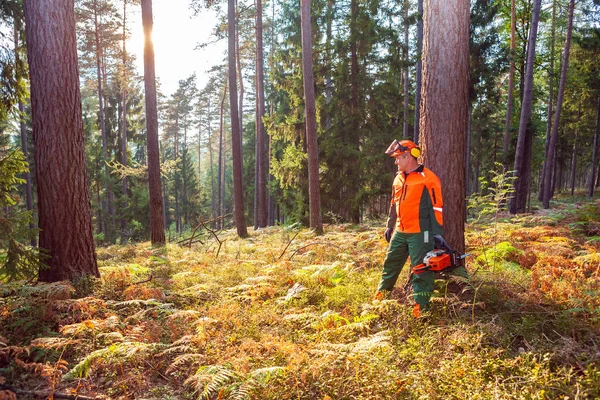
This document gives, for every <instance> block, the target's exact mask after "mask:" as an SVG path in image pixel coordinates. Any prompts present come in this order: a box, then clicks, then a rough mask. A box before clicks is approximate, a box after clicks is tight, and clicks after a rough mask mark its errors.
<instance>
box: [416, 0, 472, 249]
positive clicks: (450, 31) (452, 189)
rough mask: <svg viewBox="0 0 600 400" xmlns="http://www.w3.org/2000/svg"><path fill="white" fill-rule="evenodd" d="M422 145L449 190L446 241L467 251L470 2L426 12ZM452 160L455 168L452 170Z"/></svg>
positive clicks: (451, 1)
mask: <svg viewBox="0 0 600 400" xmlns="http://www.w3.org/2000/svg"><path fill="white" fill-rule="evenodd" d="M423 11H424V14H423V30H424V32H423V33H424V35H423V82H422V85H423V86H422V88H421V119H420V125H421V127H420V129H421V136H420V144H421V148H422V150H423V154H424V161H425V163H426V165H427V166H428V167H429V168H430V169H431V170H432V171H434V172H435V173H436V174H438V176H439V177H440V179H441V181H442V184H443V191H444V211H443V215H444V236H445V239H446V240H447V241H448V243H450V245H451V246H453V247H454V248H455V249H457V250H458V251H461V252H463V251H464V249H465V240H464V229H465V226H464V221H465V218H466V215H465V214H466V206H465V195H464V194H465V173H464V171H465V163H466V156H465V149H466V139H467V138H466V132H467V118H468V104H469V100H468V82H469V3H468V2H465V1H461V0H427V1H425V2H424V7H423ZM448 160H452V168H448Z"/></svg>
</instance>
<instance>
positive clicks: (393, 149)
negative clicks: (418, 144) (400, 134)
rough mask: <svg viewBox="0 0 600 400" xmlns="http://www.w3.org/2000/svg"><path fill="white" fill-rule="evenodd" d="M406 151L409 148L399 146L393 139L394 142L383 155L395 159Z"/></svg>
mask: <svg viewBox="0 0 600 400" xmlns="http://www.w3.org/2000/svg"><path fill="white" fill-rule="evenodd" d="M408 150H410V148H408V147H406V146H403V145H401V144H400V142H399V141H398V140H396V139H394V141H393V142H392V144H390V146H389V147H388V148H387V150H386V151H385V154H387V155H388V156H390V157H397V156H399V155H400V154H402V153H404V152H405V151H408Z"/></svg>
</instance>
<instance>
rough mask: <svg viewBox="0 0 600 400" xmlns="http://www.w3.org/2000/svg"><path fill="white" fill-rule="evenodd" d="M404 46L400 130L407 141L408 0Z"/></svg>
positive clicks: (405, 9)
mask: <svg viewBox="0 0 600 400" xmlns="http://www.w3.org/2000/svg"><path fill="white" fill-rule="evenodd" d="M403 11H404V46H402V53H403V56H404V96H403V97H404V104H403V105H404V107H403V108H404V109H403V111H404V116H403V119H404V123H403V128H402V136H403V137H404V138H406V139H408V91H409V88H410V84H409V82H408V28H409V23H408V0H404V10H403Z"/></svg>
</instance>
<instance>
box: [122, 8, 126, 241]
mask: <svg viewBox="0 0 600 400" xmlns="http://www.w3.org/2000/svg"><path fill="white" fill-rule="evenodd" d="M126 42H127V0H123V106H122V111H123V115H122V117H121V124H122V126H121V164H123V165H125V166H127V85H128V77H127V48H126V46H125V45H126ZM121 195H122V199H121V207H122V208H123V209H122V210H121V214H123V213H124V212H125V210H127V177H126V176H124V177H123V182H122V186H121ZM127 239H128V237H127V218H126V217H125V215H122V217H121V243H126V242H127Z"/></svg>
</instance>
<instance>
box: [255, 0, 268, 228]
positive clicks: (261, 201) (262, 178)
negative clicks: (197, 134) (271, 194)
mask: <svg viewBox="0 0 600 400" xmlns="http://www.w3.org/2000/svg"><path fill="white" fill-rule="evenodd" d="M263 58H264V57H263V23H262V0H256V103H257V104H256V111H257V115H256V139H257V140H256V147H257V149H258V150H257V152H256V155H257V164H258V168H257V170H258V171H257V172H258V177H257V180H256V184H257V186H258V189H257V192H258V196H257V197H258V198H257V200H258V201H257V203H258V205H257V211H258V216H257V221H258V223H257V226H258V227H261V228H262V227H265V226H267V163H266V158H267V154H266V151H267V150H266V148H265V144H266V136H267V134H266V132H265V124H264V123H263V117H264V116H265V73H264V67H263Z"/></svg>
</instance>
